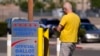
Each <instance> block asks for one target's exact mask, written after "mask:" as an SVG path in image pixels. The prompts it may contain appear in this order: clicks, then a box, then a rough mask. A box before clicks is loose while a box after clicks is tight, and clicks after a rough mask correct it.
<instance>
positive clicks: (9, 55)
mask: <svg viewBox="0 0 100 56" xmlns="http://www.w3.org/2000/svg"><path fill="white" fill-rule="evenodd" d="M7 56H11V35H10V34H9V33H7Z"/></svg>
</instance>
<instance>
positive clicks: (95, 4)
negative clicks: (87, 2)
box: [91, 0, 100, 8]
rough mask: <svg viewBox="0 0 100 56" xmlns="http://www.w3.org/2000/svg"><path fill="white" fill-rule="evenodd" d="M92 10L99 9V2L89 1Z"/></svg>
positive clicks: (98, 0)
mask: <svg viewBox="0 0 100 56" xmlns="http://www.w3.org/2000/svg"><path fill="white" fill-rule="evenodd" d="M91 7H92V8H100V0H91Z"/></svg>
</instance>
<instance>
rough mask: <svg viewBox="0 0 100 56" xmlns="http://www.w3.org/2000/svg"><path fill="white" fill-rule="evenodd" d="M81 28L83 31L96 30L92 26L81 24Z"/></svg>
mask: <svg viewBox="0 0 100 56" xmlns="http://www.w3.org/2000/svg"><path fill="white" fill-rule="evenodd" d="M81 28H83V29H85V30H86V31H91V30H97V28H96V27H95V26H94V25H92V24H82V25H81Z"/></svg>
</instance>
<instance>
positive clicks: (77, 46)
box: [49, 42, 83, 49]
mask: <svg viewBox="0 0 100 56" xmlns="http://www.w3.org/2000/svg"><path fill="white" fill-rule="evenodd" d="M49 44H50V45H51V46H56V44H57V42H49ZM76 48H77V49H83V47H82V46H81V45H79V44H78V45H76Z"/></svg>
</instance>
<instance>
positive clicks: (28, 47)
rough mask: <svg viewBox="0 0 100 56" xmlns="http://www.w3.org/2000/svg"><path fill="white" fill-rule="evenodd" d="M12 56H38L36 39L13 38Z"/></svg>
mask: <svg viewBox="0 0 100 56" xmlns="http://www.w3.org/2000/svg"><path fill="white" fill-rule="evenodd" d="M11 47H12V56H37V39H36V38H34V39H33V38H12V44H11Z"/></svg>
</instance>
